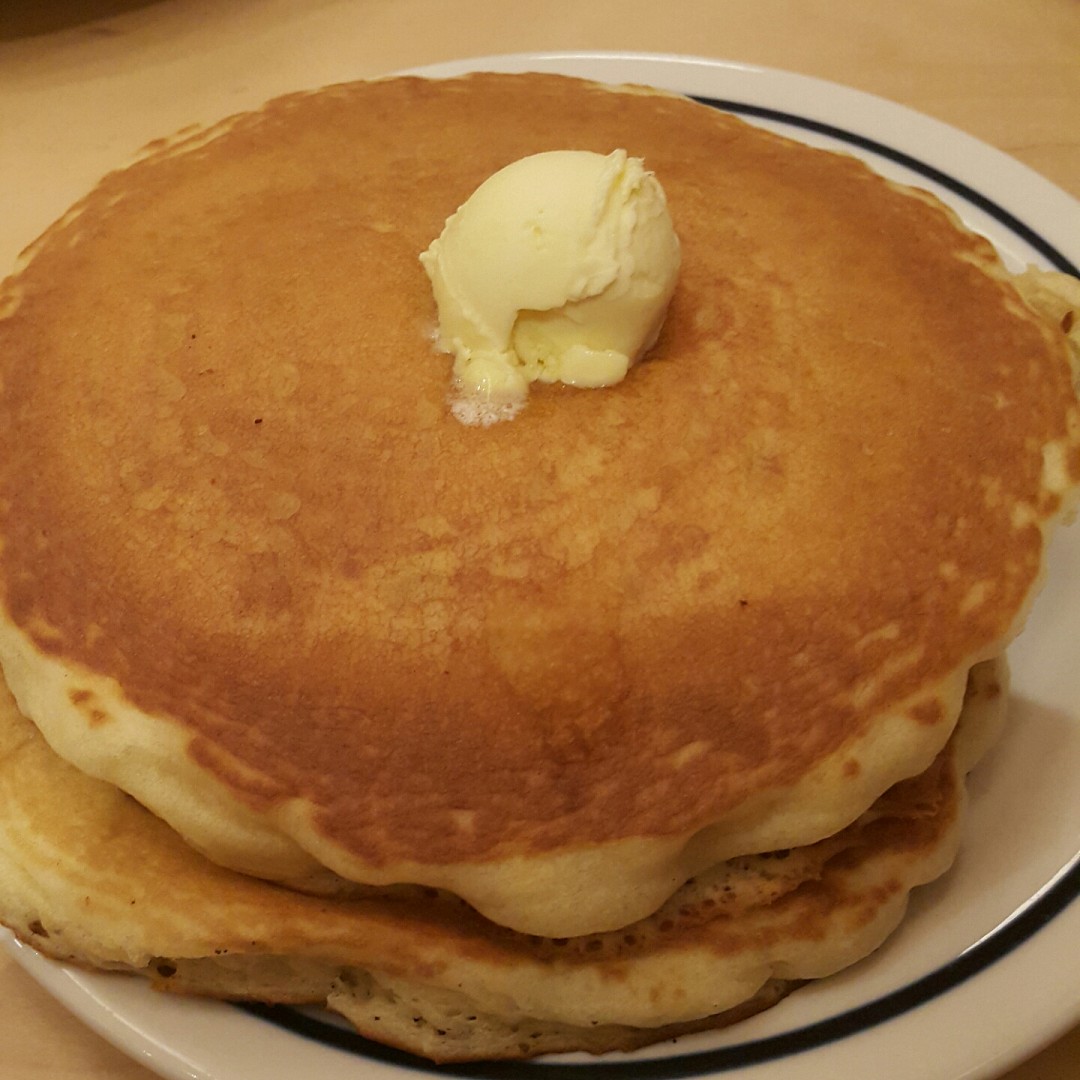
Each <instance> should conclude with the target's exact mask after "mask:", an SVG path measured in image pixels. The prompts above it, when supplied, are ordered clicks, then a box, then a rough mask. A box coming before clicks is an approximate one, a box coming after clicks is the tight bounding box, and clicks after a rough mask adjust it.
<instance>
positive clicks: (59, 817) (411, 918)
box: [0, 662, 1005, 1061]
mask: <svg viewBox="0 0 1080 1080" xmlns="http://www.w3.org/2000/svg"><path fill="white" fill-rule="evenodd" d="M1003 674H1004V673H1003V669H1002V667H1001V666H1000V665H998V664H995V663H994V662H989V663H987V664H982V665H979V666H978V667H977V668H975V669H973V671H972V674H971V676H970V678H969V687H968V694H967V698H966V702H965V708H964V713H963V715H962V718H961V723H960V726H959V727H958V729H957V733H956V734H955V735H954V737H953V739H952V740H951V741H950V743H949V744H948V746H947V747H946V748H945V750H943V751H942V753H941V754H940V755H939V757H938V758H937V759H936V761H935V762H934V764H933V765H932V766H931V767H930V768H929V769H928V770H927V771H926V772H924V773H922V774H921V775H919V776H917V777H914V778H911V779H909V780H905V781H902V782H901V783H899V784H897V785H895V786H894V787H893V788H891V789H890V790H889V791H888V792H886V793H885V794H884V795H883V796H882V797H881V798H880V799H879V800H878V801H877V802H876V803H875V804H874V806H873V807H871V809H870V810H869V811H867V813H865V814H863V815H862V816H861V817H860V818H859V819H858V820H856V821H855V822H853V823H852V824H851V825H850V826H848V827H847V828H845V829H844V830H842V831H841V832H839V833H837V834H835V835H834V836H831V837H828V838H826V839H824V840H822V841H820V842H818V843H816V844H812V845H809V846H807V847H803V848H797V849H793V850H791V851H785V852H770V853H765V854H760V855H751V856H746V857H743V858H739V859H734V860H731V861H729V862H726V863H723V864H721V865H719V866H717V867H714V868H712V869H711V870H710V871H708V872H707V873H703V874H700V875H698V877H696V878H695V879H693V880H692V881H690V882H688V883H687V884H686V885H684V886H683V887H682V888H681V889H680V890H679V891H678V892H677V893H676V894H675V895H674V896H673V897H672V898H671V900H670V901H669V902H668V903H667V904H665V905H664V906H663V907H662V908H661V909H660V910H659V911H657V912H656V913H655V914H654V915H652V916H650V917H649V918H647V919H643V920H641V921H639V922H637V923H634V924H632V925H630V926H628V927H624V928H622V929H620V930H618V931H611V932H608V933H602V934H595V935H590V936H587V937H581V938H568V939H550V938H539V937H533V936H529V935H524V934H519V933H516V932H514V931H511V930H508V929H505V928H503V927H499V926H496V925H495V924H493V923H491V922H489V921H488V920H486V919H484V918H482V917H481V916H479V915H478V914H477V913H476V912H475V911H473V910H472V909H471V908H469V907H468V906H467V905H465V904H464V903H463V902H462V901H461V900H459V899H458V898H456V897H454V896H452V895H450V894H447V893H442V892H439V891H437V890H434V889H426V888H419V887H412V886H402V887H395V888H389V889H378V890H376V889H371V890H370V891H369V892H367V893H366V894H365V895H364V896H361V897H353V898H349V899H326V898H319V897H314V896H309V895H303V894H300V893H296V892H294V891H291V890H289V889H286V888H283V887H281V886H276V885H272V884H269V883H267V882H264V881H259V880H256V879H253V878H249V877H245V876H243V875H241V874H238V873H235V872H233V871H229V870H225V869H223V868H221V867H219V866H216V865H215V864H213V863H211V862H209V861H208V860H206V859H205V858H203V857H202V856H200V855H199V854H197V853H196V852H195V851H193V850H192V849H191V848H189V847H188V846H187V845H186V844H185V843H184V842H183V841H182V840H181V839H180V837H179V836H178V835H177V834H176V833H174V832H173V831H172V830H171V829H170V828H169V827H168V826H166V825H165V824H164V823H163V822H161V821H160V820H159V819H157V818H156V817H154V816H153V815H152V814H150V813H149V812H148V811H146V810H145V809H144V808H143V807H141V806H140V805H139V804H138V803H136V802H135V801H134V800H132V799H131V798H130V797H129V796H127V795H124V794H123V793H121V792H120V791H119V790H117V789H116V788H114V787H112V786H110V785H108V784H105V783H103V782H101V781H99V780H95V779H93V778H90V777H88V776H86V775H84V774H83V773H80V772H79V771H78V770H76V769H74V768H73V767H72V766H70V765H69V764H67V763H66V762H64V761H63V760H61V759H60V758H59V757H57V756H56V755H55V754H54V753H53V752H52V751H51V750H50V749H49V748H48V746H47V745H46V744H45V742H44V740H43V739H42V738H41V736H40V735H39V734H38V732H37V729H36V728H35V727H34V726H33V725H32V724H31V723H29V722H28V721H27V720H25V719H24V718H23V717H22V715H21V714H20V713H19V712H18V710H17V708H16V707H15V705H14V702H13V700H12V699H11V697H10V695H9V694H8V692H7V690H6V688H0V921H2V922H3V923H4V924H6V925H7V926H9V927H10V928H11V929H12V930H13V931H14V932H15V933H16V935H17V936H18V937H19V938H21V939H22V940H24V941H26V942H28V943H29V944H31V945H32V946H33V947H34V948H36V949H37V950H39V951H40V952H42V953H45V954H47V955H49V956H52V957H55V958H57V959H60V960H65V961H70V962H74V963H76V964H80V965H83V966H86V967H89V968H96V969H106V970H117V971H127V972H134V973H137V974H140V975H143V976H146V977H147V978H148V979H149V980H150V981H151V982H152V984H153V985H154V986H156V987H158V988H160V989H165V990H171V991H175V992H178V993H186V994H199V995H205V996H211V997H217V998H224V999H246V1000H255V1001H263V1002H285V1003H293V1004H301V1003H304V1004H318V1005H325V1006H327V1007H329V1008H330V1009H333V1010H335V1011H336V1012H338V1013H340V1014H342V1015H343V1016H345V1017H346V1018H347V1019H348V1020H350V1021H351V1022H352V1023H353V1025H354V1026H355V1027H356V1028H357V1030H359V1031H360V1032H361V1033H362V1034H364V1035H367V1036H369V1037H371V1038H374V1039H377V1040H379V1041H381V1042H384V1043H387V1044H390V1045H393V1046H397V1047H399V1048H402V1049H405V1050H408V1051H411V1052H414V1053H417V1054H421V1055H424V1056H426V1057H429V1058H431V1059H433V1060H436V1061H458V1060H473V1059H497V1058H523V1057H530V1056H533V1055H535V1054H540V1053H548V1052H555V1051H569V1050H586V1051H590V1052H593V1053H602V1052H605V1051H610V1050H628V1049H633V1048H636V1047H639V1046H643V1045H646V1044H648V1043H651V1042H656V1041H659V1040H661V1039H666V1038H671V1037H673V1036H676V1035H679V1034H683V1033H686V1032H690V1031H700V1030H703V1029H706V1028H711V1027H717V1026H721V1025H724V1024H728V1023H731V1022H734V1021H736V1020H739V1019H742V1018H743V1017H745V1016H747V1015H750V1014H751V1013H753V1012H756V1011H759V1010H760V1009H763V1008H767V1007H769V1006H770V1005H772V1004H775V1003H776V1002H777V1001H779V1000H780V999H781V998H782V997H783V996H784V995H785V994H786V993H787V992H788V991H790V990H791V989H793V988H794V987H795V986H797V985H798V984H799V983H800V982H802V981H804V980H807V979H816V978H821V977H824V976H827V975H829V974H831V973H833V972H835V971H838V970H840V969H841V968H843V967H846V966H848V965H850V964H852V963H854V962H855V961H857V960H859V959H861V958H862V957H864V956H866V955H867V954H868V953H870V952H872V951H873V950H874V949H876V948H877V947H878V946H879V945H880V944H881V943H882V942H883V941H884V939H885V938H886V937H887V936H888V934H889V933H890V932H891V931H892V930H893V929H894V928H895V926H896V925H897V923H898V922H899V921H900V919H901V918H902V916H903V913H904V910H905V908H906V905H907V899H908V895H909V893H910V891H911V889H912V888H914V887H916V886H918V885H920V884H923V883H925V882H928V881H931V880H933V879H934V878H936V877H938V876H939V875H940V874H941V873H943V872H944V871H945V870H946V869H947V868H948V866H949V865H950V864H951V862H952V860H953V857H954V855H955V851H956V846H957V841H958V837H959V831H960V829H959V827H960V822H961V817H962V811H963V803H964V785H963V777H964V774H965V773H966V771H967V770H968V769H969V768H970V767H971V765H972V764H973V763H974V761H975V760H976V758H977V757H978V756H979V755H980V754H981V752H982V750H983V749H985V747H986V746H987V745H988V744H989V742H990V741H991V739H992V738H993V736H994V734H995V733H996V730H997V729H998V727H999V724H1000V720H1001V717H1002V715H1003V702H1004V697H1005V695H1004V693H1003Z"/></svg>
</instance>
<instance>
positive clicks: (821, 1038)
mask: <svg viewBox="0 0 1080 1080" xmlns="http://www.w3.org/2000/svg"><path fill="white" fill-rule="evenodd" d="M696 100H698V101H700V102H701V103H702V104H705V105H709V106H712V107H713V108H717V109H723V110H724V111H726V112H733V113H740V114H743V115H746V116H754V117H758V118H760V119H763V120H770V121H773V122H776V123H781V124H786V125H790V126H792V127H796V128H802V129H804V130H806V131H813V132H816V133H817V134H820V135H827V136H828V137H830V138H832V139H836V140H838V141H840V142H846V143H849V144H850V145H852V146H856V147H858V148H859V149H861V150H865V151H868V152H870V153H873V154H877V155H879V156H881V157H884V158H887V159H888V160H890V161H893V162H896V163H897V164H899V165H903V166H904V167H905V168H908V169H911V170H912V171H913V172H916V173H918V174H919V175H921V176H924V177H926V178H927V179H928V180H932V181H933V182H934V183H936V184H939V185H941V186H942V187H944V188H946V189H947V190H948V191H951V192H952V193H953V194H955V195H957V196H959V197H960V198H962V199H964V200H965V201H966V202H968V203H970V204H971V205H972V206H975V207H977V208H978V209H979V210H981V211H983V212H984V213H986V214H989V215H990V216H991V217H992V218H994V219H995V220H996V221H998V222H1000V223H1001V224H1002V225H1004V226H1005V227H1006V228H1007V229H1008V230H1009V231H1010V232H1012V233H1013V234H1014V235H1016V236H1017V237H1019V238H1020V239H1021V240H1023V241H1024V242H1025V243H1026V244H1028V245H1029V246H1030V247H1031V248H1033V249H1034V250H1035V251H1038V252H1039V254H1040V255H1042V256H1043V257H1044V258H1045V259H1046V260H1047V262H1049V263H1050V265H1051V266H1053V267H1054V268H1055V269H1057V270H1061V271H1062V272H1064V273H1067V274H1072V275H1074V276H1076V277H1080V270H1078V269H1077V267H1076V266H1075V265H1074V264H1073V263H1072V262H1071V261H1070V260H1069V259H1067V258H1066V257H1065V255H1064V254H1062V252H1060V251H1058V249H1057V248H1055V247H1054V246H1053V245H1052V244H1051V243H1050V242H1049V241H1047V240H1046V239H1045V238H1044V237H1043V236H1041V235H1040V234H1039V233H1037V232H1036V231H1035V230H1034V229H1032V228H1030V227H1029V226H1028V225H1026V224H1024V222H1022V221H1021V220H1019V218H1017V217H1015V216H1014V215H1013V214H1011V213H1010V212H1009V211H1008V210H1006V209H1005V208H1004V207H1002V206H1000V205H999V204H998V203H996V202H994V201H993V200H992V199H989V198H987V197H986V196H985V195H983V194H981V193H980V192H978V191H976V190H975V189H974V188H972V187H970V186H969V185H968V184H965V183H963V181H960V180H957V179H956V178H955V177H953V176H950V175H949V174H948V173H944V172H942V171H941V170H940V169H938V168H935V167H934V166H933V165H929V164H927V163H926V162H925V161H920V160H919V159H918V158H914V157H912V156H911V155H910V154H906V153H904V152H903V151H901V150H896V149H894V148H893V147H891V146H887V145H886V144H885V143H881V142H878V141H877V140H875V139H871V138H868V137H867V136H865V135H859V134H857V133H856V132H852V131H846V130H844V129H843V128H838V127H836V126H835V125H833V124H828V123H825V122H823V121H820V120H812V119H810V118H808V117H805V116H799V115H796V114H794V113H788V112H782V111H780V110H777V109H769V108H765V107H763V106H760V105H750V104H747V103H745V102H739V101H726V100H721V99H717V98H706V97H699V98H697V99H696ZM1078 898H1080V856H1078V857H1077V858H1076V859H1074V860H1073V862H1072V863H1070V864H1069V865H1068V866H1067V867H1066V868H1065V869H1064V870H1063V871H1062V872H1061V873H1060V874H1059V875H1058V876H1057V877H1056V878H1055V880H1054V881H1053V882H1052V883H1050V884H1048V885H1047V887H1046V888H1045V889H1043V890H1042V891H1041V892H1040V893H1039V894H1038V895H1037V896H1035V897H1034V898H1033V899H1032V900H1031V901H1030V902H1029V903H1028V904H1027V905H1026V906H1025V907H1024V908H1022V909H1021V910H1020V911H1019V912H1017V913H1016V914H1015V915H1014V916H1013V917H1012V918H1010V919H1009V920H1008V921H1007V922H1005V923H1003V924H1002V925H1001V926H1000V927H998V928H997V930H995V931H994V932H993V933H991V934H989V935H988V936H987V937H985V938H983V939H982V940H981V941H980V942H978V943H977V944H976V945H973V946H972V947H971V948H970V949H967V950H966V951H965V952H963V953H961V954H960V956H958V957H956V958H955V959H954V960H951V961H950V962H949V963H947V964H945V965H943V966H942V967H940V968H937V969H936V970H935V971H932V972H930V974H928V975H924V976H923V977H922V978H920V979H917V980H915V982H912V983H909V984H908V985H907V986H903V987H901V988H900V989H899V990H894V991H893V992H892V993H889V994H886V995H885V996H884V997H880V998H878V999H877V1000H876V1001H871V1002H868V1003H867V1004H865V1005H860V1006H859V1007H858V1008H855V1009H850V1010H848V1011H847V1012H845V1013H841V1014H840V1015H838V1016H833V1017H830V1018H829V1019H828V1020H821V1021H819V1022H817V1023H814V1024H809V1025H807V1026H806V1027H802V1028H799V1029H797V1030H795V1031H787V1032H784V1033H783V1034H782V1035H772V1036H769V1037H768V1038H764V1039H755V1040H754V1041H752V1042H745V1043H737V1044H735V1045H732V1046H724V1047H721V1048H719V1049H715V1050H705V1051H701V1052H699V1053H691V1054H681V1055H677V1056H674V1057H668V1058H657V1059H653V1060H636V1061H633V1062H624V1061H619V1062H615V1061H603V1060H600V1061H595V1062H584V1063H570V1062H568V1063H566V1064H555V1063H553V1062H549V1061H539V1062H487V1063H485V1062H480V1063H471V1064H466V1065H434V1064H432V1063H431V1062H429V1061H425V1060H423V1059H421V1058H417V1057H414V1056H413V1055H412V1054H406V1053H404V1052H402V1051H400V1050H395V1049H393V1048H392V1047H388V1046H383V1045H382V1044H381V1043H376V1042H372V1041H371V1040H370V1039H365V1038H363V1036H361V1035H358V1034H356V1032H354V1031H352V1030H351V1029H348V1028H343V1027H340V1026H338V1025H337V1024H334V1023H329V1022H327V1021H325V1020H321V1019H318V1018H317V1017H315V1016H313V1015H311V1014H310V1013H304V1012H299V1011H297V1010H295V1009H292V1008H289V1007H288V1006H281V1005H259V1004H253V1003H243V1004H240V1005H238V1006H237V1007H238V1008H240V1009H243V1010H244V1011H245V1012H247V1013H250V1014H251V1015H253V1016H257V1017H260V1018H261V1019H263V1020H267V1021H269V1022H271V1023H273V1024H275V1025H277V1026H278V1027H282V1028H285V1029H287V1030H288V1031H291V1032H293V1033H295V1034H297V1035H302V1036H304V1037H305V1038H309V1039H313V1040H316V1041H318V1042H320V1043H323V1044H325V1045H327V1046H332V1047H336V1048H338V1049H340V1050H346V1051H349V1052H350V1053H354V1054H357V1055H360V1056H363V1057H366V1058H370V1059H373V1060H376V1061H380V1062H383V1063H385V1064H387V1065H396V1066H400V1067H401V1068H406V1069H411V1070H413V1071H414V1072H416V1071H419V1072H427V1073H434V1074H438V1075H442V1076H459V1077H475V1078H476V1080H512V1078H514V1077H518V1078H520V1077H523V1076H524V1077H526V1078H527V1080H574V1078H576V1077H578V1076H587V1077H588V1080H682V1078H687V1077H701V1076H709V1075H713V1074H717V1073H723V1072H731V1071H733V1070H736V1069H740V1068H744V1067H746V1066H748V1065H758V1064H762V1063H764V1062H768V1061H776V1060H779V1059H780V1058H784V1057H788V1056H790V1055H792V1054H798V1053H801V1052H803V1051H806V1050H813V1049H816V1048H818V1047H822V1046H826V1045H828V1044H829V1043H833V1042H836V1041H838V1040H840V1039H845V1038H849V1037H850V1036H852V1035H856V1034H858V1033H859V1032H862V1031H866V1030H868V1029H869V1028H873V1027H876V1026H877V1025H878V1024H883V1023H885V1022H886V1021H888V1020H892V1019H894V1018H895V1017H897V1016H900V1015H902V1014H903V1013H906V1012H909V1011H911V1010H912V1009H915V1008H918V1007H919V1006H920V1005H924V1004H926V1003H927V1002H929V1001H932V1000H933V999H934V998H936V997H939V996H941V995H942V994H944V993H946V992H948V991H949V990H952V989H953V988H954V987H957V986H959V985H960V984H961V983H963V982H965V981H967V980H968V979H970V978H971V977H972V976H974V975H977V974H978V973H979V972H981V971H985V970H986V969H987V968H988V967H990V965H991V964H993V963H995V962H996V961H998V960H1000V959H1001V958H1002V957H1004V956H1007V955H1008V954H1009V953H1011V952H1012V951H1013V950H1014V949H1016V948H1018V947H1019V946H1020V945H1023V944H1024V943H1025V942H1026V941H1028V940H1030V939H1031V938H1032V937H1033V936H1034V935H1035V934H1037V933H1038V932H1039V931H1040V930H1041V929H1042V928H1043V927H1044V926H1046V925H1047V923H1049V922H1050V921H1051V920H1052V919H1053V918H1054V917H1055V916H1056V915H1058V914H1059V913H1060V912H1062V911H1063V910H1064V909H1065V908H1066V907H1068V906H1069V905H1070V904H1072V903H1073V902H1075V901H1076V900H1077V899H1078ZM780 1007H782V1006H780Z"/></svg>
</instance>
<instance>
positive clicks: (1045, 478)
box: [1042, 442, 1072, 494]
mask: <svg viewBox="0 0 1080 1080" xmlns="http://www.w3.org/2000/svg"><path fill="white" fill-rule="evenodd" d="M1042 483H1043V487H1044V488H1046V490H1047V491H1052V492H1054V493H1055V494H1061V493H1062V492H1065V491H1068V490H1069V489H1070V488H1071V487H1072V477H1071V475H1070V473H1069V461H1068V454H1067V451H1066V449H1065V447H1064V446H1063V445H1062V444H1061V443H1059V442H1052V443H1047V444H1046V446H1044V447H1043V469H1042Z"/></svg>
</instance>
